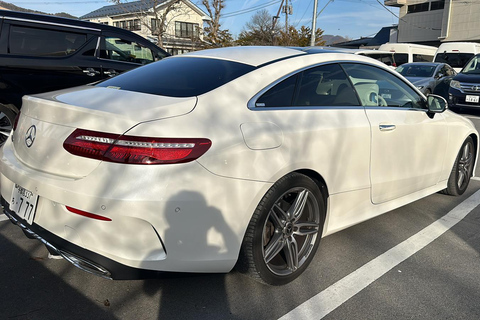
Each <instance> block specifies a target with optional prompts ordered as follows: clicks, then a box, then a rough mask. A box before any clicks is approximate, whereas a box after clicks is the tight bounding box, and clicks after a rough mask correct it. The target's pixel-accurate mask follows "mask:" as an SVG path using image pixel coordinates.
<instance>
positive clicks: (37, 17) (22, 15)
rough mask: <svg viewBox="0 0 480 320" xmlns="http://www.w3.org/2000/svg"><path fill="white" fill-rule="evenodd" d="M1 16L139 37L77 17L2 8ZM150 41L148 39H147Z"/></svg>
mask: <svg viewBox="0 0 480 320" xmlns="http://www.w3.org/2000/svg"><path fill="white" fill-rule="evenodd" d="M0 18H6V19H13V20H20V21H22V20H29V21H32V20H33V21H36V22H43V23H48V24H56V25H65V26H69V27H78V28H83V29H92V30H95V31H102V30H103V31H115V32H116V33H123V34H128V35H132V34H133V35H134V36H136V37H138V35H137V34H135V33H133V32H130V31H127V30H123V29H120V28H116V27H113V26H108V25H104V24H100V23H95V22H88V21H82V20H77V19H70V18H63V17H57V16H50V15H46V14H37V13H27V12H18V11H10V10H0ZM147 41H148V40H147Z"/></svg>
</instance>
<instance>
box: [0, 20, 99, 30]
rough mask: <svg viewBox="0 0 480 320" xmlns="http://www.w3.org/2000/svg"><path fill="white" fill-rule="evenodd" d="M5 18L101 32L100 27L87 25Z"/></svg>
mask: <svg viewBox="0 0 480 320" xmlns="http://www.w3.org/2000/svg"><path fill="white" fill-rule="evenodd" d="M4 19H5V20H14V21H21V22H32V23H39V24H45V25H50V26H57V27H65V28H73V29H80V30H90V31H97V32H101V31H102V30H101V29H95V28H89V27H81V26H72V25H69V24H62V23H56V22H47V21H40V20H32V19H23V18H14V17H4Z"/></svg>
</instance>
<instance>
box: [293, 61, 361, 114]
mask: <svg viewBox="0 0 480 320" xmlns="http://www.w3.org/2000/svg"><path fill="white" fill-rule="evenodd" d="M294 105H295V106H360V103H359V101H358V99H357V96H356V95H355V92H354V90H353V88H352V86H351V84H350V82H349V81H348V79H347V75H346V74H345V72H344V71H343V70H342V68H341V67H340V66H339V65H338V64H329V65H324V66H319V67H315V68H312V69H308V70H305V71H303V72H302V74H301V75H300V79H299V82H298V89H297V92H296V95H295V100H294Z"/></svg>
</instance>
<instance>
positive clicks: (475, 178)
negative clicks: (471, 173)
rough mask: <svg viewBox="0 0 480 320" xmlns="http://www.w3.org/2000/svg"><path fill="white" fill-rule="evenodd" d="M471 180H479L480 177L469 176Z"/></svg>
mask: <svg viewBox="0 0 480 320" xmlns="http://www.w3.org/2000/svg"><path fill="white" fill-rule="evenodd" d="M471 179H472V180H475V181H480V177H473V178H471Z"/></svg>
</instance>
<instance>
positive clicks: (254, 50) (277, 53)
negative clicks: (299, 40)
mask: <svg viewBox="0 0 480 320" xmlns="http://www.w3.org/2000/svg"><path fill="white" fill-rule="evenodd" d="M304 54H306V52H303V51H300V50H297V49H294V48H287V47H270V46H245V47H226V48H217V49H207V50H201V51H195V52H189V53H184V54H182V55H181V56H177V57H199V58H211V59H221V60H230V61H234V62H239V63H243V64H248V65H251V66H255V67H258V66H261V65H263V64H267V63H271V62H273V61H276V60H283V59H286V58H289V57H293V56H298V55H304Z"/></svg>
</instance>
